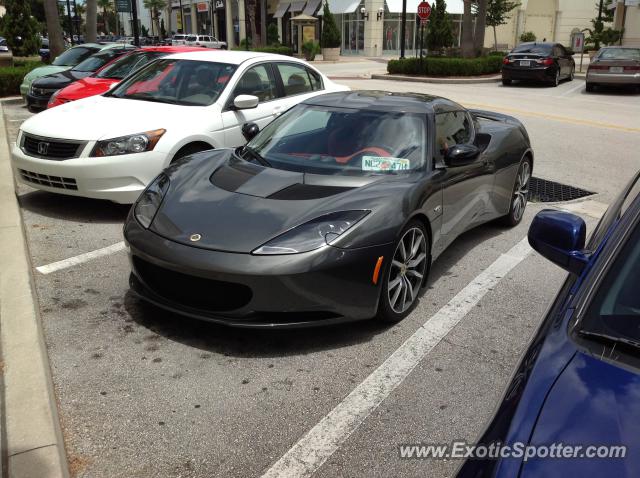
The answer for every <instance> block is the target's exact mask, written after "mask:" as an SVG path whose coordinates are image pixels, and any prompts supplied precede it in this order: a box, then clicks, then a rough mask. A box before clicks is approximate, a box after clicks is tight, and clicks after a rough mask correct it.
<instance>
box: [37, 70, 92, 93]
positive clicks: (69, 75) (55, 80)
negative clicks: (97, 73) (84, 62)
mask: <svg viewBox="0 0 640 478" xmlns="http://www.w3.org/2000/svg"><path fill="white" fill-rule="evenodd" d="M92 74H93V73H92V72H91V71H74V70H66V71H61V72H58V73H55V74H53V75H47V76H43V77H41V78H36V79H35V80H33V86H34V88H35V87H37V88H50V89H55V88H57V89H60V88H64V87H65V86H67V85H69V84H71V83H73V82H74V81H76V80H79V79H81V78H85V77H87V76H89V75H92Z"/></svg>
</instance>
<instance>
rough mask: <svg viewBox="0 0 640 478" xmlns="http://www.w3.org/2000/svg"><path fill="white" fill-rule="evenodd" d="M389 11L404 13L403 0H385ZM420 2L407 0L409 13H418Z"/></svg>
mask: <svg viewBox="0 0 640 478" xmlns="http://www.w3.org/2000/svg"><path fill="white" fill-rule="evenodd" d="M385 2H386V4H387V8H388V9H389V13H402V0H385ZM418 3H420V2H416V1H409V0H407V13H418Z"/></svg>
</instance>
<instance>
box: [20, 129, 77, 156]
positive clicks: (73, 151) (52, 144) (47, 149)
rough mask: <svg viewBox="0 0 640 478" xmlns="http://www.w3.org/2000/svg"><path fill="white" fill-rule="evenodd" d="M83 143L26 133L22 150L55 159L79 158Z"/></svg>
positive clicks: (32, 154)
mask: <svg viewBox="0 0 640 478" xmlns="http://www.w3.org/2000/svg"><path fill="white" fill-rule="evenodd" d="M83 145H84V143H81V142H78V141H61V140H55V139H50V138H40V137H38V136H31V135H29V134H25V135H24V138H23V140H22V150H23V151H24V152H25V153H26V154H28V155H29V156H35V157H37V158H43V159H53V160H62V159H71V158H77V157H78V154H79V153H80V150H81V146H83Z"/></svg>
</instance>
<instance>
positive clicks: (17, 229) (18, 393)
mask: <svg viewBox="0 0 640 478" xmlns="http://www.w3.org/2000/svg"><path fill="white" fill-rule="evenodd" d="M14 191H15V189H14V179H13V172H12V170H11V163H10V154H9V144H8V141H7V131H6V127H5V123H4V111H3V107H2V104H1V103H0V264H1V267H0V354H1V359H2V364H3V369H4V372H3V377H2V382H3V389H2V394H3V397H2V401H3V405H4V410H3V414H2V416H3V417H2V418H3V421H2V425H1V428H2V430H3V433H4V436H3V440H2V445H3V448H4V449H3V450H2V456H3V463H4V464H5V466H6V472H7V475H8V476H9V477H11V478H33V477H38V478H67V477H68V476H69V471H68V465H67V458H66V454H65V450H64V442H63V438H62V430H61V427H60V422H59V420H58V411H57V408H56V402H55V394H54V390H53V381H52V379H51V370H50V368H49V361H48V357H47V349H46V345H45V342H44V335H43V332H42V326H41V323H40V317H39V309H38V306H37V301H36V292H35V290H36V289H35V286H34V283H33V277H32V275H31V262H30V259H29V255H28V248H27V243H26V239H25V232H24V228H23V224H22V217H21V215H20V208H19V207H18V201H17V199H16V195H15V192H14Z"/></svg>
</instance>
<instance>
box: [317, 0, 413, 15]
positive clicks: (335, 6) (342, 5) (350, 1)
mask: <svg viewBox="0 0 640 478" xmlns="http://www.w3.org/2000/svg"><path fill="white" fill-rule="evenodd" d="M327 1H328V2H329V11H330V12H331V13H334V14H335V13H353V12H355V11H356V8H358V5H360V0H327ZM400 1H402V0H400ZM417 8H418V7H416V9H417ZM322 14H323V9H320V11H319V12H318V15H322Z"/></svg>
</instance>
